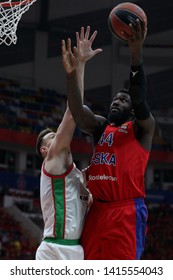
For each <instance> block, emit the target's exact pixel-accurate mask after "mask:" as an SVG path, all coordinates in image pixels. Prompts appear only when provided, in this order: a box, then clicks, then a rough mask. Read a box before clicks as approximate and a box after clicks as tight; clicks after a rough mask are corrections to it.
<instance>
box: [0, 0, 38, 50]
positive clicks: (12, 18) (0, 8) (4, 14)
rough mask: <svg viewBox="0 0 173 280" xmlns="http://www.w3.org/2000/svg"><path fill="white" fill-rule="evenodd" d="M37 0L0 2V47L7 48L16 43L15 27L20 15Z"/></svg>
mask: <svg viewBox="0 0 173 280" xmlns="http://www.w3.org/2000/svg"><path fill="white" fill-rule="evenodd" d="M35 1H37V0H20V1H13V0H8V1H6V2H0V45H1V44H3V43H4V44H6V45H7V46H9V45H11V44H12V43H13V44H16V42H17V35H16V31H17V26H18V23H19V21H20V19H21V17H22V15H23V14H24V13H25V12H26V11H27V10H29V8H30V6H31V5H32V4H33V3H34V2H35Z"/></svg>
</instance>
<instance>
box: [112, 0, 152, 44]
mask: <svg viewBox="0 0 173 280" xmlns="http://www.w3.org/2000/svg"><path fill="white" fill-rule="evenodd" d="M136 19H139V20H140V22H141V23H142V24H145V26H146V27H147V16H146V14H145V12H144V11H143V10H142V9H141V8H140V7H139V6H137V5H135V4H133V3H129V2H126V3H122V4H119V5H117V6H116V7H114V8H113V9H112V11H111V12H110V14H109V17H108V26H109V29H110V31H111V33H112V34H113V35H114V36H116V37H117V38H118V39H121V40H126V38H125V36H124V35H123V32H124V33H126V34H127V35H129V36H131V35H132V30H131V28H130V27H129V24H130V23H131V24H132V25H133V27H134V29H135V27H136Z"/></svg>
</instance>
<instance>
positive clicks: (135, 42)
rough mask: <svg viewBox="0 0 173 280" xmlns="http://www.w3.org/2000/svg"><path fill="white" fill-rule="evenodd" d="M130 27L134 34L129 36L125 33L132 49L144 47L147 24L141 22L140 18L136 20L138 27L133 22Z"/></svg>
mask: <svg viewBox="0 0 173 280" xmlns="http://www.w3.org/2000/svg"><path fill="white" fill-rule="evenodd" d="M129 27H130V28H131V31H132V35H131V36H129V35H127V34H126V33H124V36H125V37H126V40H127V42H128V45H129V48H130V49H131V50H133V49H134V50H136V49H139V48H142V45H143V43H144V40H145V37H146V34H147V27H146V26H145V24H141V23H140V21H139V19H137V20H136V28H134V27H133V25H132V24H131V23H130V24H129Z"/></svg>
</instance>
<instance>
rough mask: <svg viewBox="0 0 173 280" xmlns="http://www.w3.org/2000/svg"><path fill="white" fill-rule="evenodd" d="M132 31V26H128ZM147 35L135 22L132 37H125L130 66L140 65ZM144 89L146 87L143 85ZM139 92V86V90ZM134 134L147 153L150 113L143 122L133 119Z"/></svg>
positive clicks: (152, 119) (153, 125) (152, 120)
mask: <svg viewBox="0 0 173 280" xmlns="http://www.w3.org/2000/svg"><path fill="white" fill-rule="evenodd" d="M130 27H131V29H132V30H133V27H132V25H131V24H130ZM146 34H147V28H146V27H145V26H144V25H141V24H140V22H139V20H137V28H136V31H134V30H133V36H132V37H129V38H128V37H127V40H128V45H129V49H130V64H131V66H138V65H141V64H142V62H143V58H142V46H143V43H144V40H145V37H146ZM144 86H145V87H146V85H144ZM138 90H139V91H140V85H139V89H138ZM133 127H134V133H135V136H136V138H137V140H138V141H139V143H140V144H141V145H142V146H143V147H144V148H145V149H146V150H148V151H150V149H151V145H152V137H153V134H154V129H155V120H154V118H153V116H152V114H151V113H150V115H149V117H148V118H147V119H145V120H139V119H137V118H135V120H134V122H133Z"/></svg>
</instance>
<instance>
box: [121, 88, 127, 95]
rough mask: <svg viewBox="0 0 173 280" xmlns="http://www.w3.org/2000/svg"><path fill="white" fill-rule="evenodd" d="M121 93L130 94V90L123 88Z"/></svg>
mask: <svg viewBox="0 0 173 280" xmlns="http://www.w3.org/2000/svg"><path fill="white" fill-rule="evenodd" d="M119 92H122V93H127V94H129V90H128V89H127V88H121V89H120V90H119Z"/></svg>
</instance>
